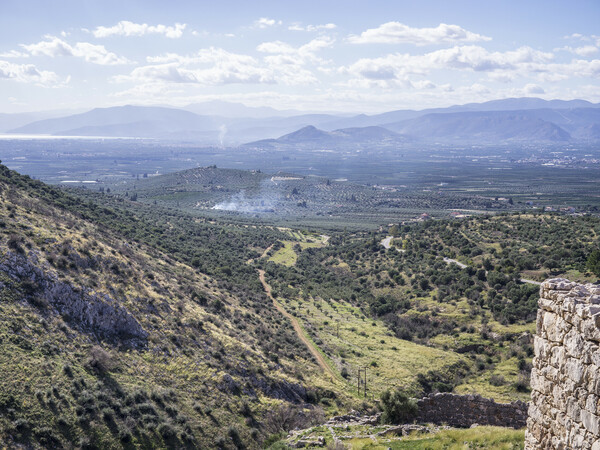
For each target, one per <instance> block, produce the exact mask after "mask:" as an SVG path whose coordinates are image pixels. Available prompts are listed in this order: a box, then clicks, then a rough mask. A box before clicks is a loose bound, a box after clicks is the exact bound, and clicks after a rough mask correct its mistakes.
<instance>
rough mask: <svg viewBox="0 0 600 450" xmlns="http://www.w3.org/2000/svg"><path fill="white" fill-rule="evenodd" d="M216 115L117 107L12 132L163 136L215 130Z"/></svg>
mask: <svg viewBox="0 0 600 450" xmlns="http://www.w3.org/2000/svg"><path fill="white" fill-rule="evenodd" d="M217 128H218V125H215V121H214V119H213V118H209V117H203V116H198V115H197V114H194V113H192V112H189V111H183V110H180V109H174V108H162V107H144V106H131V105H128V106H115V107H111V108H96V109H93V110H91V111H88V112H86V113H82V114H75V115H72V116H66V117H60V118H55V119H46V120H41V121H37V122H33V123H30V124H28V125H25V126H22V127H19V128H15V129H13V130H10V132H11V133H23V134H50V135H76V134H77V133H84V134H83V135H84V136H88V135H97V136H133V137H160V136H161V134H162V133H164V132H166V131H167V130H168V131H170V132H175V131H184V130H195V131H208V130H215V129H217Z"/></svg>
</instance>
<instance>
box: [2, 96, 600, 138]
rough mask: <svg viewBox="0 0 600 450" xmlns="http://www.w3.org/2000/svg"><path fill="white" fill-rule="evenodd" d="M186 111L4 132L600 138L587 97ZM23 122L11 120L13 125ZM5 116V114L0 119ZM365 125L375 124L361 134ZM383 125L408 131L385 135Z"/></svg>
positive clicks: (113, 113) (88, 118)
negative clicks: (380, 108)
mask: <svg viewBox="0 0 600 450" xmlns="http://www.w3.org/2000/svg"><path fill="white" fill-rule="evenodd" d="M185 108H186V109H177V108H167V107H149V106H131V105H128V106H118V107H111V108H96V109H93V110H91V111H88V112H86V113H82V114H75V115H70V116H65V117H58V118H52V119H45V120H38V121H34V122H31V123H29V124H27V125H24V126H20V127H18V128H13V129H11V130H10V131H9V132H10V133H21V134H49V135H69V136H77V135H82V136H107V137H147V138H157V139H171V140H177V139H185V140H192V141H196V142H198V143H199V144H219V145H237V144H240V143H243V142H252V144H253V145H256V143H257V142H256V141H264V142H261V145H262V144H265V145H275V144H283V143H287V144H291V143H296V144H300V143H306V142H308V141H310V142H315V143H316V142H317V141H319V140H321V141H322V143H324V144H325V143H326V144H327V145H335V144H342V143H348V142H350V141H351V142H354V143H358V144H359V145H366V144H373V143H375V142H378V141H379V142H383V141H386V140H387V141H393V140H395V139H396V140H399V141H407V140H409V138H410V139H414V140H425V141H429V140H432V139H434V140H439V141H446V140H447V141H449V142H453V141H455V140H466V141H469V142H487V141H494V142H495V141H498V140H501V141H513V140H519V141H527V140H531V141H542V142H547V141H549V142H565V141H570V140H579V139H582V140H597V139H598V138H597V137H596V136H597V133H595V132H594V131H593V130H594V125H596V124H600V108H599V105H598V104H593V103H590V102H587V101H585V100H570V101H563V100H550V101H546V100H542V99H539V98H515V99H504V100H494V101H491V102H485V103H480V104H466V105H456V106H451V107H449V108H434V109H425V110H421V111H414V110H397V111H390V112H386V113H383V114H376V115H371V116H369V115H364V114H359V115H356V116H352V117H343V115H341V114H300V113H299V112H298V111H293V110H288V111H277V110H274V109H272V108H252V107H246V106H245V105H241V104H235V103H229V102H219V101H213V102H207V103H201V104H192V105H188V106H187V107H185ZM192 111H194V112H192ZM197 113H202V114H197ZM25 117H26V116H25ZM22 119H23V117H21V118H20V119H19V118H16V119H15V120H16V121H17V122H16V123H18V120H22ZM7 120H8V118H6V117H5V118H4V121H5V122H6V121H7ZM9 123H10V122H9ZM309 126H312V127H314V128H315V129H321V130H323V133H321V134H320V135H319V136H317V133H316V132H315V131H314V130H310V132H309V130H304V131H302V133H300V134H298V135H296V134H294V132H296V131H300V130H302V129H304V128H306V127H309ZM368 127H379V128H380V129H378V130H377V131H376V130H375V129H370V130H363V131H361V132H359V131H358V129H361V128H368ZM382 128H385V129H387V130H389V131H390V132H395V133H400V134H403V135H405V136H404V137H398V136H394V135H390V134H386V133H385V132H383V131H382V130H381V129H382ZM341 130H346V131H341ZM349 130H352V131H349ZM280 139H283V140H282V141H280ZM345 141H347V142H345Z"/></svg>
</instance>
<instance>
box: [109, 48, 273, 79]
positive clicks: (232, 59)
mask: <svg viewBox="0 0 600 450" xmlns="http://www.w3.org/2000/svg"><path fill="white" fill-rule="evenodd" d="M147 61H148V62H149V63H152V65H148V66H142V67H137V68H136V69H134V70H133V71H132V72H131V74H130V75H127V76H119V77H115V81H136V82H140V81H141V82H156V81H162V82H167V83H195V84H203V85H223V84H232V83H275V79H274V77H273V74H272V73H271V71H269V70H268V69H267V68H265V67H264V66H261V65H260V63H259V61H257V60H256V59H255V58H253V57H251V56H248V55H240V54H236V53H230V52H228V51H226V50H223V49H221V48H214V47H210V48H207V49H202V50H200V51H198V52H197V53H195V54H192V55H179V54H176V53H167V54H165V55H161V56H154V57H148V58H147Z"/></svg>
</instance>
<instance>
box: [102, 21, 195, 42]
mask: <svg viewBox="0 0 600 450" xmlns="http://www.w3.org/2000/svg"><path fill="white" fill-rule="evenodd" d="M186 26H187V25H186V24H185V23H175V25H174V26H167V25H162V24H158V25H148V24H147V23H134V22H130V21H128V20H121V21H120V22H119V23H117V24H116V25H113V26H112V27H97V28H96V29H95V30H94V31H92V33H93V35H94V36H95V37H97V38H104V37H108V36H143V35H145V34H162V35H164V36H165V37H168V38H171V39H177V38H180V37H181V36H182V35H183V30H185V27H186Z"/></svg>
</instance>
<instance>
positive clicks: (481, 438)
mask: <svg viewBox="0 0 600 450" xmlns="http://www.w3.org/2000/svg"><path fill="white" fill-rule="evenodd" d="M524 439H525V432H524V431H523V430H511V429H507V428H500V427H477V428H473V429H467V430H444V431H440V432H439V433H437V434H434V435H431V434H417V435H414V436H409V437H406V438H404V439H402V440H399V441H395V442H394V441H392V442H386V443H385V444H384V445H381V444H368V443H367V444H366V445H364V446H360V445H359V446H356V447H355V446H354V445H352V449H353V450H354V449H357V450H358V449H365V450H367V449H373V450H375V449H383V448H391V449H393V450H395V449H423V450H425V449H427V450H438V449H439V450H442V449H443V450H463V449H472V448H485V449H488V450H509V449H511V450H512V449H522V448H523V447H524ZM382 444H383V443H382Z"/></svg>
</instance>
